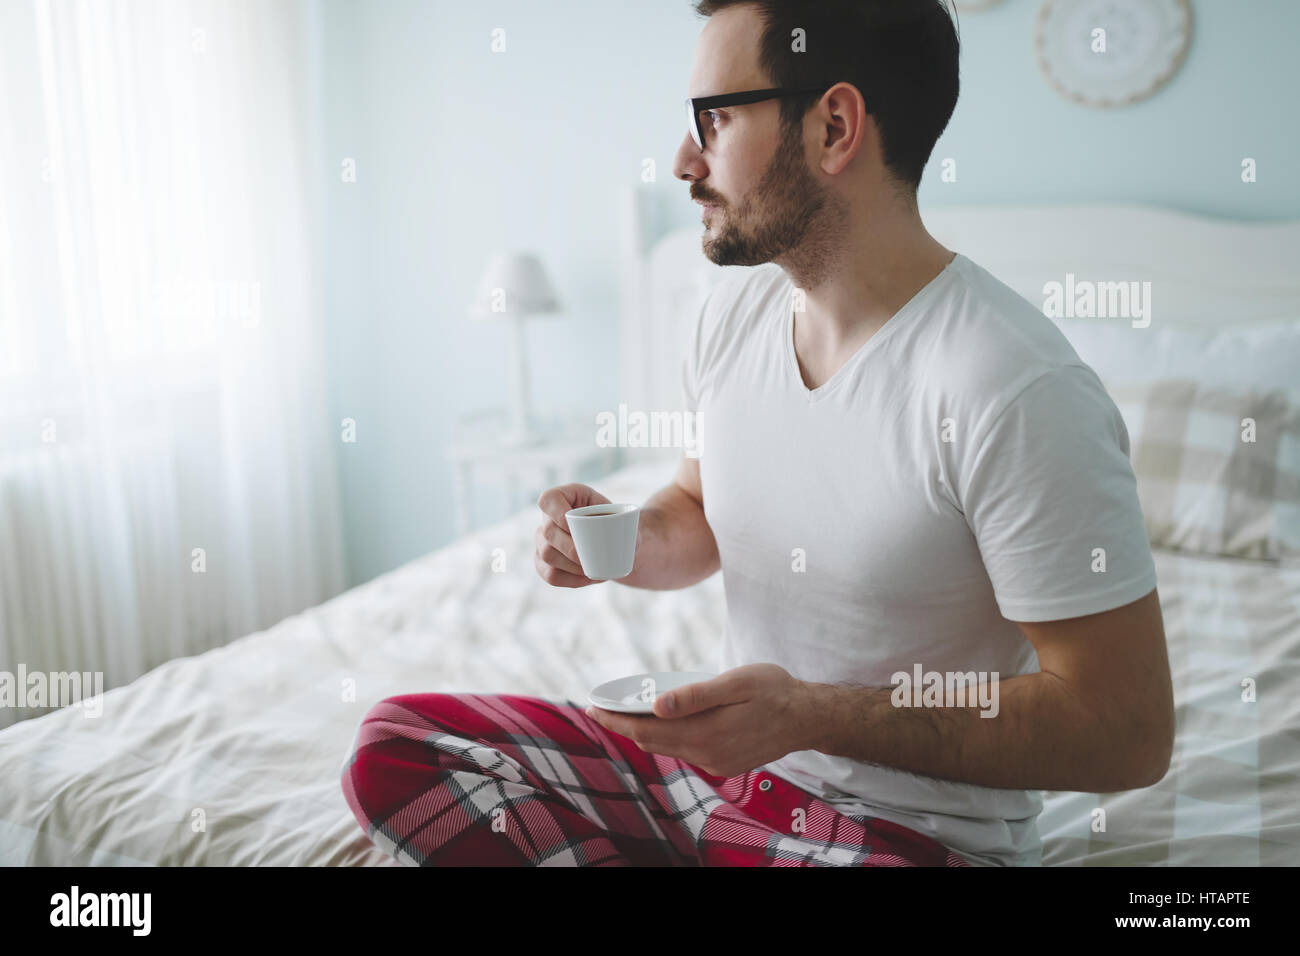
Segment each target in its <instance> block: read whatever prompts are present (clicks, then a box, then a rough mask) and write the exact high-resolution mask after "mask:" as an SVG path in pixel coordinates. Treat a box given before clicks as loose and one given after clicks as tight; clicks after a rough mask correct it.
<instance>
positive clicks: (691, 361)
mask: <svg viewBox="0 0 1300 956" xmlns="http://www.w3.org/2000/svg"><path fill="white" fill-rule="evenodd" d="M697 10H698V11H699V12H700V13H701V14H703V15H705V16H707V17H709V20H708V23H707V24H706V26H705V28H704V30H703V32H702V34H701V36H700V39H699V44H698V46H697V49H696V57H695V62H694V66H693V70H692V74H691V81H690V89H691V93H692V96H693V97H695V98H696V99H694V100H693V101H692V103H691V106H690V111H689V112H690V119H689V122H690V126H691V129H690V132H689V134H688V135H687V136H685V137H684V138H683V141H682V143H681V146H680V148H679V150H678V153H677V157H676V167H675V173H676V175H677V176H678V177H679V178H680V179H682V180H684V181H685V182H687V183H689V184H690V194H691V197H692V198H693V199H695V200H696V201H698V202H700V203H701V204H702V205H704V207H705V211H704V214H703V218H704V239H703V244H704V251H705V253H706V254H707V255H708V256H709V257H710V258H711V259H712V260H713V261H714V262H716V263H718V264H723V265H745V266H756V267H758V268H755V269H751V270H747V271H745V272H744V273H741V274H740V275H739V277H737V276H735V275H732V276H728V277H727V278H726V279H725V280H724V281H723V282H722V283H721V284H720V286H719V288H718V289H717V290H716V291H715V292H714V293H713V294H712V295H711V296H710V297H709V300H708V302H707V303H706V305H705V308H704V309H703V311H702V313H701V315H700V316H699V319H698V323H697V327H696V333H695V336H694V339H693V342H692V347H691V349H690V353H689V355H688V356H687V358H686V361H685V363H684V369H683V371H684V375H683V384H684V391H685V396H686V400H687V404H688V408H689V410H690V411H694V412H698V413H699V414H700V416H701V420H702V422H703V423H704V424H705V426H706V427H705V435H704V439H703V441H702V445H701V454H700V456H699V458H698V459H696V458H690V457H687V458H684V459H683V461H682V463H681V466H680V468H679V471H678V473H677V476H676V479H675V481H674V482H673V483H672V484H670V485H669V486H668V487H667V488H665V489H663V490H661V491H660V492H658V493H657V494H656V495H654V496H653V497H652V498H651V499H650V500H649V501H648V502H647V503H646V504H645V506H644V508H643V511H642V516H641V526H640V529H639V531H638V541H637V554H636V565H635V568H634V570H633V573H632V574H631V575H630V576H629V577H627V578H625V579H623V580H622V582H621V583H622V584H624V585H627V586H633V587H643V588H660V589H663V588H679V587H685V586H688V585H690V584H693V583H695V582H697V581H699V580H701V579H703V578H705V577H707V576H708V575H710V574H712V573H713V572H714V571H716V570H718V569H719V568H721V570H722V572H723V579H724V585H725V589H726V596H727V611H728V621H727V630H726V634H725V637H724V642H723V648H722V659H721V664H722V667H721V671H722V672H721V674H720V676H718V677H717V678H715V679H713V680H709V681H705V682H702V683H698V684H694V685H691V686H689V687H686V688H682V689H680V690H678V691H674V692H672V693H667V694H662V695H660V696H659V697H658V698H657V700H656V702H655V711H654V715H653V716H636V715H626V714H616V713H612V712H608V711H603V710H596V709H593V708H586V709H585V710H584V709H582V708H579V707H578V706H577V705H574V704H572V703H568V702H565V703H563V704H557V703H552V702H547V701H540V700H537V699H533V698H522V697H506V696H501V697H483V696H478V695H412V696H409V697H404V698H394V699H392V700H390V701H385V702H383V704H381V705H379V706H378V707H377V708H376V709H375V710H374V711H372V712H371V715H370V717H369V718H368V720H367V722H366V723H365V724H364V725H363V727H362V732H361V739H360V740H359V741H358V749H357V754H356V757H355V760H354V763H353V766H352V768H351V770H350V771H349V773H348V774H347V775H345V781H344V788H345V792H347V793H348V796H349V800H350V801H351V802H352V805H353V809H354V811H356V812H357V816H358V819H360V820H361V821H362V823H363V825H366V826H367V829H368V832H370V833H371V835H372V838H375V839H376V841H377V842H380V843H381V845H385V846H386V847H388V848H389V849H390V851H392V852H395V853H397V855H398V856H399V857H401V858H404V859H408V860H411V861H418V862H469V861H480V862H534V863H536V862H557V861H559V862H588V863H626V862H633V863H654V862H670V863H688V864H695V863H704V864H714V863H760V864H770V863H787V862H793V863H804V864H807V863H812V864H830V865H835V864H849V865H877V864H883V865H889V864H909V863H913V864H934V865H945V864H946V865H965V864H970V863H973V864H977V865H1008V864H1016V865H1025V864H1029V865H1033V864H1037V863H1039V862H1040V861H1041V849H1040V841H1039V835H1038V830H1037V824H1036V819H1037V816H1038V813H1039V811H1040V809H1041V807H1042V801H1041V796H1040V793H1039V791H1041V790H1044V789H1048V790H1083V791H1092V792H1104V791H1115V790H1123V789H1130V788H1136V787H1145V786H1149V785H1151V784H1154V783H1156V782H1157V781H1158V780H1159V779H1160V778H1161V777H1162V776H1163V775H1164V773H1165V772H1166V770H1167V768H1168V765H1169V759H1170V753H1171V750H1172V745H1173V706H1172V687H1171V681H1170V675H1169V667H1168V662H1167V658H1166V651H1165V642H1164V631H1163V625H1162V620H1161V614H1160V607H1159V603H1158V598H1157V593H1156V590H1155V584H1156V580H1155V568H1154V564H1153V562H1152V559H1151V554H1150V550H1149V548H1148V542H1147V538H1146V534H1145V532H1144V529H1143V523H1142V515H1141V512H1140V510H1139V506H1138V501H1137V496H1136V490H1135V479H1134V476H1133V473H1132V470H1131V468H1130V465H1129V461H1128V435H1127V432H1126V431H1125V427H1124V423H1123V421H1122V419H1121V418H1120V416H1119V413H1118V411H1117V410H1116V409H1115V406H1114V405H1113V403H1112V402H1111V401H1110V399H1109V397H1108V396H1107V395H1106V393H1105V390H1104V389H1103V387H1102V386H1101V383H1100V382H1099V381H1098V379H1097V377H1096V376H1095V374H1093V372H1092V370H1091V369H1089V368H1088V367H1087V366H1086V365H1084V364H1083V363H1082V362H1081V361H1080V360H1079V358H1078V356H1077V355H1076V354H1075V353H1074V351H1073V349H1072V348H1071V347H1070V346H1069V344H1068V343H1067V342H1066V340H1065V339H1064V337H1063V336H1062V335H1061V334H1060V332H1059V331H1058V330H1057V329H1056V328H1055V326H1054V325H1053V324H1052V323H1051V322H1050V321H1049V320H1048V319H1047V318H1046V317H1044V316H1043V315H1042V313H1041V312H1039V311H1038V310H1036V309H1035V308H1034V307H1033V306H1032V305H1030V304H1029V303H1027V302H1025V301H1024V300H1023V299H1021V298H1019V297H1018V296H1016V295H1015V294H1014V293H1013V292H1012V291H1011V290H1010V289H1008V288H1007V287H1006V286H1004V285H1002V284H1001V283H999V282H998V281H997V280H996V279H994V278H993V277H992V276H991V275H990V274H989V273H987V272H986V271H984V270H983V269H981V268H980V267H979V266H978V265H976V264H975V263H973V262H971V261H970V260H969V259H967V258H966V257H964V256H962V255H961V254H959V253H954V252H952V251H950V250H948V249H945V248H944V247H943V246H942V245H940V244H939V243H938V242H936V241H935V240H934V239H933V238H932V237H931V236H930V235H929V233H928V232H927V231H926V229H925V227H924V226H923V224H922V222H921V219H920V216H919V214H918V211H917V205H916V189H917V186H918V185H919V182H920V179H921V174H922V170H923V168H924V165H925V163H926V162H927V160H928V159H929V157H930V154H931V151H932V150H933V147H934V144H935V141H936V140H937V139H938V137H939V135H940V133H942V131H943V129H944V127H945V126H946V125H947V122H948V120H949V118H950V116H951V114H952V112H953V109H954V108H955V105H956V101H957V91H958V78H957V60H958V43H957V38H956V36H955V35H954V31H953V26H952V23H951V21H950V19H949V18H948V15H947V13H946V11H945V9H944V8H943V7H942V6H941V4H940V3H939V2H938V0H857V2H850V0H841V2H829V0H828V2H808V0H800V2H795V0H761V2H758V0H700V2H699V3H698V4H697ZM701 100H702V101H701ZM604 501H606V499H605V498H604V497H603V496H601V495H600V494H599V493H597V492H595V491H594V490H593V489H591V488H588V487H586V486H583V485H575V484H571V485H564V486H562V487H559V488H554V489H551V490H549V491H547V492H546V493H545V494H543V495H542V497H541V499H540V500H539V502H538V504H539V506H540V507H541V509H542V511H543V512H544V513H545V516H546V517H545V520H544V522H543V524H542V526H541V527H540V528H539V529H538V532H537V552H536V556H535V563H536V565H537V569H538V572H539V574H541V576H542V577H543V579H544V580H546V581H547V582H548V583H549V584H552V585H556V586H561V587H581V586H586V585H590V584H592V583H595V582H592V581H590V580H589V579H587V578H585V577H584V576H583V575H582V569H581V566H580V563H579V562H578V559H577V554H576V551H575V550H574V546H573V541H572V538H571V537H570V536H569V534H568V529H567V525H566V523H565V519H564V514H565V512H566V511H568V510H569V509H571V508H575V507H581V506H584V505H588V504H595V503H602V502H604ZM928 675H938V678H937V686H936V679H935V678H933V677H931V676H928ZM963 682H964V683H963ZM963 690H967V691H969V693H965V692H963ZM358 767H360V768H361V770H358ZM413 786H418V787H421V788H424V789H423V790H422V791H421V793H422V796H421V797H420V800H422V801H423V804H424V806H423V807H422V808H421V809H419V810H418V811H417V810H415V809H413V808H415V807H417V805H419V803H420V801H417V800H416V799H414V798H413V797H412V795H411V788H412V787H413ZM360 787H364V792H360V791H359V789H358V788H360ZM471 794H478V796H477V797H473V796H471ZM430 808H434V809H430ZM502 808H505V809H504V811H503V809H502ZM489 811H491V812H495V813H502V812H504V813H505V814H506V815H507V816H508V817H509V818H510V821H513V822H510V823H509V824H508V825H509V826H513V827H514V830H513V833H514V835H513V836H510V837H506V836H505V835H504V832H503V831H502V830H498V832H497V833H495V834H494V833H490V832H489V831H488V828H487V825H486V824H485V823H483V822H482V821H483V820H484V819H486V817H487V815H488V814H489ZM438 815H441V816H440V817H438ZM436 817H438V818H439V820H440V822H438V823H430V821H431V820H432V819H434V818H436ZM504 826H505V825H503V827H504ZM435 831H436V832H437V837H436V839H435V838H433V837H432V836H430V834H432V833H433V832H435ZM422 833H423V834H424V836H421V834H422ZM403 854H405V856H403Z"/></svg>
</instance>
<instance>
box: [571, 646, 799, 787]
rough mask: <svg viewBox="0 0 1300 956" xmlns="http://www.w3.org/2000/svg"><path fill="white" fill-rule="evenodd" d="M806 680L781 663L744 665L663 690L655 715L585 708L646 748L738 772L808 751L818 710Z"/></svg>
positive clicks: (715, 770) (710, 769)
mask: <svg viewBox="0 0 1300 956" xmlns="http://www.w3.org/2000/svg"><path fill="white" fill-rule="evenodd" d="M807 686H808V685H807V684H805V683H804V682H803V681H800V680H796V679H795V678H794V677H792V676H790V673H789V672H788V671H786V670H785V669H784V668H782V667H778V666H777V665H776V664H746V665H745V666H744V667H736V668H733V669H732V670H729V671H727V672H726V673H723V674H719V675H718V676H717V677H715V678H713V679H712V680H707V681H700V682H699V683H696V684H687V685H685V686H684V687H678V688H677V689H675V690H672V691H668V692H665V693H663V694H659V695H658V696H657V697H656V698H655V703H654V715H653V716H651V715H648V714H644V715H643V714H619V713H615V712H614V711H609V710H601V709H600V708H597V707H589V708H587V716H589V717H591V718H592V719H593V720H595V721H596V722H597V723H598V724H600V725H601V726H602V727H604V728H605V729H606V730H609V731H612V732H613V733H616V734H621V735H622V736H624V737H628V738H630V739H631V740H632V741H633V742H634V743H635V744H636V745H637V746H638V747H640V748H641V749H642V750H644V751H645V752H647V753H653V754H659V755H661V756H664V757H677V758H678V759H680V760H684V761H686V762H687V763H689V764H691V765H692V766H695V767H698V768H699V769H701V770H703V771H704V772H705V773H707V774H712V775H714V776H719V777H733V776H735V775H736V774H739V773H744V772H745V771H746V770H753V769H754V768H755V767H760V766H762V765H763V764H765V763H769V762H770V761H773V760H778V759H780V758H781V757H784V756H785V755H786V754H788V753H791V752H793V751H796V750H805V749H807V745H808V741H809V740H811V739H812V735H811V732H810V724H811V722H812V719H813V714H812V713H811V711H810V709H809V708H808V706H807V704H808V701H809V699H810V695H809V694H808V692H807Z"/></svg>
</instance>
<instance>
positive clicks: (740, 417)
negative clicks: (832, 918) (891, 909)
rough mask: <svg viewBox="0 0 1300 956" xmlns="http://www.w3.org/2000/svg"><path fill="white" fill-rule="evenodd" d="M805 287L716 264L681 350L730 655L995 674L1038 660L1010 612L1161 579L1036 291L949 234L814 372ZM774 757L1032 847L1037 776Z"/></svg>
mask: <svg viewBox="0 0 1300 956" xmlns="http://www.w3.org/2000/svg"><path fill="white" fill-rule="evenodd" d="M793 291H794V287H793V284H792V283H791V281H790V279H789V278H788V276H787V275H786V273H785V272H784V270H782V269H781V268H780V267H779V266H777V265H775V264H773V263H768V264H767V265H763V266H758V267H756V268H753V269H743V270H736V271H735V272H734V273H732V274H730V275H727V276H725V277H724V278H723V279H722V281H721V282H720V283H719V285H718V286H717V287H716V288H715V290H714V291H713V293H712V294H711V295H710V296H709V298H708V300H707V301H706V303H705V305H704V308H703V309H702V311H701V313H700V316H699V318H698V321H697V324H696V330H695V334H694V335H693V337H692V340H691V343H690V347H689V350H688V355H687V357H686V359H685V361H684V363H683V369H682V371H683V376H682V377H683V386H684V394H685V400H686V408H687V409H688V410H690V411H695V412H698V413H699V414H700V428H701V435H700V445H699V450H700V459H699V460H700V475H701V481H702V485H703V491H704V512H705V516H706V517H707V519H708V522H709V526H710V527H711V528H712V529H713V534H714V536H715V537H716V538H717V542H718V551H719V554H720V556H721V563H722V575H723V584H724V590H725V592H726V599H727V627H726V634H725V637H724V641H723V648H722V654H721V658H720V662H719V663H720V666H721V669H722V670H727V669H730V668H732V667H737V666H740V665H742V664H747V663H755V662H760V661H770V662H772V663H775V664H779V665H781V666H782V667H784V668H785V669H786V670H788V671H789V672H790V673H791V674H792V675H794V676H795V677H796V678H799V679H801V680H806V681H812V682H817V683H828V684H836V683H845V684H854V685H860V686H876V687H890V686H893V684H894V682H893V681H892V680H891V675H893V674H895V673H896V672H899V671H902V672H905V673H907V674H909V675H911V674H914V673H915V668H916V665H921V668H922V672H928V671H937V672H969V671H975V672H977V673H982V674H992V673H993V672H997V674H998V675H999V676H1000V677H1001V678H1002V679H1004V680H1005V679H1008V678H1010V677H1012V676H1015V675H1018V674H1024V673H1033V672H1036V671H1038V670H1039V667H1038V658H1037V655H1036V654H1035V653H1034V649H1033V646H1032V645H1031V644H1030V643H1029V642H1028V641H1027V640H1026V639H1025V637H1024V635H1023V634H1022V633H1021V631H1020V629H1019V628H1018V627H1017V626H1016V625H1015V624H1013V623H1012V621H1050V620H1059V619H1062V618H1071V617H1078V616H1080V615H1084V614H1093V613H1097V612H1099V611H1106V610H1110V609H1112V608H1116V607H1120V606H1122V605H1125V604H1128V603H1131V602H1132V601H1135V600H1137V599H1138V598H1140V597H1142V596H1143V595H1145V594H1147V593H1149V592H1150V591H1151V590H1152V589H1153V588H1154V587H1155V586H1156V575H1155V564H1154V562H1153V561H1152V558H1151V551H1150V547H1149V542H1148V539H1147V536H1146V532H1145V530H1144V526H1143V520H1142V513H1141V511H1140V508H1139V505H1138V498H1137V488H1136V480H1135V478H1134V475H1133V470H1132V467H1131V465H1130V463H1129V458H1128V455H1129V436H1128V432H1127V430H1126V428H1125V426H1124V421H1123V419H1122V418H1121V417H1120V414H1119V412H1118V410H1117V409H1116V408H1115V405H1114V403H1113V402H1112V401H1111V399H1110V397H1109V395H1107V393H1106V391H1105V388H1104V387H1103V386H1102V384H1101V382H1100V380H1099V379H1098V378H1097V376H1096V374H1095V373H1094V372H1093V371H1092V369H1091V368H1089V367H1088V366H1087V365H1085V364H1084V363H1083V362H1082V361H1080V359H1079V357H1078V355H1077V354H1076V353H1075V351H1074V349H1073V348H1072V347H1071V346H1070V344H1069V343H1068V341H1067V340H1066V339H1065V337H1064V336H1063V335H1062V334H1061V332H1060V331H1059V330H1058V329H1057V327H1056V326H1055V325H1054V324H1053V323H1052V321H1051V320H1050V319H1048V318H1047V317H1046V316H1044V315H1043V313H1042V312H1040V311H1039V310H1038V309H1036V308H1034V306H1032V305H1031V304H1030V303H1028V302H1026V301H1025V300H1024V299H1022V298H1021V297H1020V296H1018V295H1017V294H1016V293H1015V292H1013V291H1012V290H1011V289H1010V288H1008V287H1007V286H1005V285H1004V284H1002V283H1001V282H999V281H998V280H997V279H995V278H994V277H993V276H992V275H991V274H990V273H989V272H987V271H986V270H985V269H983V268H981V267H979V266H977V265H975V264H974V263H973V262H971V261H970V260H969V259H967V258H966V257H965V256H963V255H960V254H958V255H957V256H956V257H955V258H954V259H953V261H952V262H951V263H950V264H949V265H948V266H947V267H946V268H945V269H944V271H943V272H942V273H941V274H940V275H938V276H937V277H935V279H934V280H933V281H932V282H930V283H929V284H928V285H927V286H926V287H925V288H924V289H922V290H921V291H920V292H918V293H917V294H916V296H915V297H914V298H913V299H912V300H911V301H910V302H908V303H907V304H906V305H905V306H903V308H902V309H900V310H899V312H898V313H897V314H896V315H894V316H893V317H892V318H891V319H890V320H889V321H888V322H886V323H885V324H884V326H883V327H881V328H880V329H879V330H878V331H877V332H876V333H875V334H874V335H873V336H872V337H871V338H870V339H869V340H868V341H867V342H866V343H865V344H864V345H863V346H862V347H861V349H859V350H858V352H857V353H855V354H854V355H853V357H852V358H850V359H849V360H848V361H847V362H846V363H845V364H844V365H843V366H842V367H841V368H840V369H839V370H838V371H836V372H835V374H834V375H833V376H831V378H830V379H829V380H828V381H826V382H825V383H824V384H822V385H821V386H819V387H818V388H816V389H812V390H809V389H808V388H807V386H805V385H804V383H803V380H802V378H801V376H800V374H799V368H798V364H797V362H796V359H795V354H794V339H793V333H794V324H793V309H792V305H793V299H792V295H793ZM796 549H801V550H796ZM1098 549H1102V550H1100V551H1099V550H1098ZM801 556H802V557H801ZM1102 559H1104V567H1103V566H1102V565H1101V564H1100V561H1101V560H1102ZM801 561H802V563H803V568H804V569H803V570H796V569H797V568H798V567H799V566H800V563H801ZM1099 569H1100V570H1099ZM992 719H996V717H995V718H992ZM766 769H767V771H768V772H771V773H773V774H774V775H776V776H778V777H781V778H783V779H785V780H788V781H790V782H791V783H794V784H796V785H798V786H800V787H802V788H803V789H805V790H808V791H810V792H812V793H814V794H815V795H817V796H820V797H822V798H823V799H825V800H827V802H829V803H831V804H833V805H835V806H836V807H837V808H839V809H841V810H843V811H845V812H848V813H861V814H866V815H868V816H873V817H879V818H882V819H885V820H889V821H892V822H895V823H898V824H901V825H903V826H906V827H910V828H911V829H914V830H916V831H918V832H920V833H923V834H925V835H927V836H930V837H933V838H934V839H935V840H937V841H939V842H940V843H942V844H943V845H944V846H946V847H948V848H949V849H950V850H952V851H954V852H956V853H958V854H960V855H962V856H963V857H965V858H966V859H967V860H969V861H970V862H972V863H974V864H977V865H979V864H986V865H1007V864H1017V865H1025V864H1028V865H1037V864H1039V863H1041V843H1040V839H1039V834H1038V826H1037V817H1038V814H1039V811H1040V810H1041V809H1042V794H1041V792H1040V791H1036V790H1035V791H1029V790H1006V789H992V788H988V787H978V786H973V785H970V784H964V783H954V782H950V781H944V780H939V779H937V778H932V777H925V776H920V775H917V774H912V773H907V772H903V771H899V770H895V769H892V768H887V767H881V766H875V765H872V764H867V763H863V762H859V761H854V760H849V759H847V758H843V757H835V756H827V755H825V754H822V753H819V752H817V751H811V750H805V751H798V752H795V753H791V754H789V755H787V756H786V757H783V758H782V759H780V760H778V761H775V762H774V763H772V764H769V765H768V766H767V768H766Z"/></svg>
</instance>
